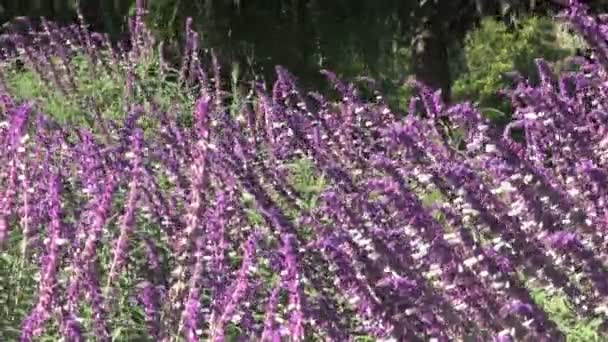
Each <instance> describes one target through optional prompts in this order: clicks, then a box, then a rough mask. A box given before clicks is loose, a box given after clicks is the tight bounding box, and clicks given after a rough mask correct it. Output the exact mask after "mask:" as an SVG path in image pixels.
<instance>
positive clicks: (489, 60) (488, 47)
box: [453, 17, 580, 115]
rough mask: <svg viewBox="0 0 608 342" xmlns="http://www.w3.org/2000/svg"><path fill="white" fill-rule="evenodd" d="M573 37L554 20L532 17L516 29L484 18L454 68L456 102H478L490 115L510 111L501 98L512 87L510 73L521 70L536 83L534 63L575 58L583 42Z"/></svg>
mask: <svg viewBox="0 0 608 342" xmlns="http://www.w3.org/2000/svg"><path fill="white" fill-rule="evenodd" d="M571 37H572V35H570V34H569V33H568V32H567V30H565V29H564V27H563V26H562V25H560V24H559V23H556V22H555V21H552V20H551V18H546V17H529V18H525V19H523V20H521V21H520V22H519V23H517V24H516V25H515V27H508V26H507V25H506V24H504V23H503V22H500V21H497V20H494V19H484V20H483V21H482V24H481V26H480V27H479V28H478V29H476V30H473V31H471V32H470V33H469V34H468V35H467V37H466V39H465V43H464V47H463V49H462V52H461V55H460V56H459V58H458V59H459V60H458V61H456V63H454V65H453V69H454V70H453V74H454V76H455V77H454V84H453V95H454V99H455V100H463V99H466V100H472V101H476V102H478V103H479V104H480V105H481V106H482V107H486V108H487V107H489V108H488V110H487V111H486V112H488V113H487V114H489V115H497V114H495V113H498V114H500V112H505V111H509V104H508V103H507V102H506V101H505V100H503V99H501V98H500V96H498V95H497V92H498V90H499V89H504V88H505V87H508V86H509V82H510V80H509V79H508V78H507V77H505V76H506V74H507V73H509V72H512V71H517V72H519V73H521V74H522V75H523V76H524V77H529V78H530V79H531V80H533V81H534V80H535V79H536V68H535V65H534V60H535V59H536V58H543V59H545V60H547V61H549V62H556V61H559V60H562V59H563V58H565V57H567V56H569V55H573V54H574V51H575V49H576V48H577V47H579V44H580V43H579V42H578V41H575V40H574V39H572V38H571ZM496 110H498V112H497V111H496Z"/></svg>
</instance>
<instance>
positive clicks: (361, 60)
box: [0, 0, 608, 99]
mask: <svg viewBox="0 0 608 342" xmlns="http://www.w3.org/2000/svg"><path fill="white" fill-rule="evenodd" d="M564 1H566V0H450V1H445V0H408V1H403V0H382V1H372V0H332V1H325V0H266V1H242V0H148V1H147V2H148V4H147V8H148V9H149V15H148V17H147V20H148V23H149V25H150V27H152V28H153V29H154V30H155V32H156V34H157V35H158V36H159V37H161V38H162V39H163V40H165V41H169V42H172V43H173V44H169V46H174V48H173V50H174V51H176V52H178V51H180V49H179V43H180V42H182V40H183V32H184V23H185V20H186V18H187V17H193V19H194V24H195V29H196V30H197V31H198V32H200V33H201V40H202V42H201V44H202V46H204V47H207V48H213V49H214V51H216V53H217V54H218V55H219V57H220V58H219V59H220V61H222V63H224V65H223V68H222V69H223V71H224V72H225V76H226V77H227V78H230V77H231V76H233V75H232V74H231V73H232V71H233V70H231V68H232V67H233V66H234V65H238V66H239V70H240V71H241V72H242V74H241V75H240V76H239V77H241V78H247V77H250V76H252V74H256V75H262V76H264V77H265V78H266V79H269V80H270V79H272V78H273V77H274V66H275V65H277V64H280V65H283V66H285V67H287V68H289V69H290V70H292V71H293V72H294V74H296V75H297V76H298V78H299V79H300V81H301V82H302V84H303V85H304V86H309V87H315V88H319V87H321V86H322V85H323V84H324V83H323V82H322V80H321V76H320V74H319V72H318V71H319V69H320V68H326V69H331V70H333V71H336V72H337V73H338V74H341V75H342V76H345V77H347V78H352V77H354V76H360V75H365V76H370V77H372V78H374V79H376V80H379V81H381V82H382V84H383V86H384V88H385V90H387V91H388V92H389V93H390V94H399V92H400V91H402V84H403V82H404V81H405V79H406V78H407V77H409V76H410V75H413V76H415V77H416V78H417V79H419V80H420V81H422V82H424V83H426V84H428V85H430V86H432V87H435V88H440V89H442V90H443V95H444V98H445V99H450V98H452V95H453V94H452V88H453V87H454V86H456V88H457V91H458V94H457V95H458V96H459V97H463V96H468V95H471V96H480V94H481V93H484V92H487V91H488V89H490V88H492V87H493V86H495V84H498V83H499V82H498V81H496V80H492V81H488V82H486V83H487V84H484V85H480V84H476V83H475V82H473V81H471V80H470V78H471V77H473V76H472V75H474V74H475V73H476V72H477V73H478V74H479V73H480V72H485V70H484V69H483V66H482V65H479V61H483V60H484V58H485V57H484V56H485V55H484V54H490V55H492V54H498V55H499V56H502V57H505V53H504V51H494V50H492V49H480V50H476V49H475V48H473V47H472V45H475V44H480V43H479V41H480V40H482V39H486V37H485V36H487V35H494V36H498V35H503V36H501V37H500V38H498V37H496V39H511V38H512V37H509V36H508V35H506V34H507V33H508V34H511V35H513V34H514V33H513V32H512V31H513V30H517V29H518V27H520V28H521V25H522V24H521V21H520V20H519V19H518V18H524V17H527V16H547V15H551V14H553V13H555V12H556V11H557V10H559V9H560V8H561V7H562V6H563V2H564ZM587 2H588V3H589V4H590V5H591V6H592V7H593V8H594V9H595V10H598V11H600V10H606V9H608V1H607V0H588V1H587ZM77 6H79V7H80V8H81V10H82V12H83V14H84V16H85V18H86V21H87V22H88V23H89V24H90V25H91V26H92V27H93V29H95V30H98V31H103V32H108V33H110V35H111V36H112V37H114V38H115V39H121V38H122V37H124V33H125V31H126V30H125V27H126V25H125V20H124V18H125V16H126V15H129V14H133V11H134V7H135V0H81V1H77V0H22V1H13V0H3V1H0V22H5V21H8V20H9V19H10V18H12V17H16V16H31V17H37V16H45V17H47V18H49V19H52V20H58V21H63V22H66V21H70V20H74V18H75V8H76V7H77ZM483 18H486V21H483V20H482V19H483ZM488 18H489V19H493V20H495V22H496V25H499V24H498V23H500V25H503V26H500V28H499V26H496V28H494V29H492V28H490V27H489V26H488V25H492V24H488V21H487V20H488ZM482 22H486V26H485V28H482V30H485V31H484V32H485V33H479V34H477V35H475V34H473V35H471V33H470V32H472V30H474V29H477V28H479V27H480V25H481V23H482ZM525 23H526V22H524V24H525ZM530 23H532V22H528V24H530ZM492 30H493V31H492ZM490 31H492V32H490ZM532 31H534V30H532ZM534 32H535V31H534ZM467 37H468V38H467ZM513 37H515V36H513ZM467 39H468V40H467ZM467 44H468V45H467ZM532 45H533V42H529V44H528V45H526V47H525V48H527V47H530V46H532ZM467 46H468V50H467ZM500 48H501V47H500V46H499V47H497V49H499V50H500ZM522 48H524V47H522ZM482 50H483V51H482ZM533 52H534V53H538V54H536V55H534V56H543V53H544V52H543V51H538V49H535V50H534V51H533ZM550 53H553V52H550ZM507 55H509V56H511V57H513V58H515V56H516V55H517V56H516V58H519V59H521V58H522V57H521V56H520V55H518V53H513V52H511V53H510V54H509V53H507ZM509 56H507V58H510V57H509ZM488 57H491V56H488ZM467 58H471V60H467ZM507 64H508V65H511V64H512V65H513V66H515V67H517V66H518V65H522V63H521V62H513V61H511V62H508V63H507ZM523 64H525V63H523ZM471 68H474V69H475V68H480V69H478V70H471ZM467 70H468V71H467ZM501 71H502V69H501ZM467 72H468V73H469V76H470V77H469V79H468V80H463V79H462V75H463V73H465V74H466V73H467ZM492 75H493V76H492V77H494V74H492ZM459 78H460V79H459ZM455 81H456V84H455ZM475 84H476V85H475ZM467 85H474V86H473V88H475V87H477V88H475V89H473V90H470V89H469V90H466V89H465V90H464V91H463V89H462V87H466V86H467ZM479 87H481V88H483V91H482V92H481V93H480V89H481V88H480V89H478V88H479ZM488 87H490V88H488ZM482 95H483V94H482Z"/></svg>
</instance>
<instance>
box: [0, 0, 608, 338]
mask: <svg viewBox="0 0 608 342" xmlns="http://www.w3.org/2000/svg"><path fill="white" fill-rule="evenodd" d="M142 17H143V8H139V9H138V11H137V13H136V15H135V18H134V20H133V25H132V26H131V31H130V38H131V39H130V40H129V44H128V45H126V44H125V45H123V44H120V45H113V44H112V43H111V40H110V39H109V37H108V36H107V35H103V34H99V33H95V32H92V31H90V30H88V29H87V28H86V27H85V25H72V26H59V25H56V24H53V23H49V22H46V21H43V22H42V26H41V28H42V29H41V30H39V31H35V30H30V31H26V32H25V33H23V34H12V35H6V36H3V42H5V47H6V48H5V49H4V50H3V55H2V57H1V58H0V79H1V82H0V100H1V102H0V121H1V125H0V141H1V143H2V145H3V149H2V150H0V184H2V186H1V187H0V243H1V247H0V248H1V252H0V289H1V291H0V338H1V339H2V340H7V341H11V340H18V339H21V340H22V341H34V340H49V341H54V340H57V339H58V338H59V337H63V338H64V340H66V341H83V340H99V341H110V340H116V341H123V340H126V341H134V340H150V341H157V340H160V341H178V340H187V341H199V340H212V341H225V340H230V341H232V340H263V341H281V340H288V341H303V340H314V341H316V340H318V341H325V340H330V341H332V340H333V341H345V340H360V341H364V340H389V339H393V340H397V341H418V340H420V341H426V340H430V339H435V340H438V341H452V340H467V341H468V340H473V341H478V340H479V341H488V340H493V339H494V340H496V341H515V340H517V341H602V340H605V339H606V338H607V337H608V334H607V333H606V330H607V328H608V326H606V322H607V321H608V320H607V315H608V277H607V275H608V260H607V256H608V250H607V246H608V244H607V242H608V241H607V239H608V235H607V233H606V231H607V229H608V211H607V209H608V207H607V205H608V204H607V203H606V195H607V188H606V182H607V181H608V174H607V172H606V166H607V164H608V159H607V158H608V140H607V139H606V132H607V124H608V117H607V114H606V113H607V110H606V107H607V106H608V102H607V97H606V94H607V93H608V88H607V84H608V82H607V81H608V76H607V71H608V70H607V68H608V43H607V42H608V24H606V23H605V22H604V21H603V20H604V19H602V18H598V17H595V16H591V15H589V14H588V12H587V9H586V8H585V7H584V6H582V5H579V4H573V5H572V6H570V7H569V9H568V10H566V11H564V12H563V13H562V14H561V20H563V21H564V22H565V23H567V24H568V25H570V26H571V27H572V28H573V29H575V30H576V31H577V32H578V33H579V34H580V36H581V37H583V38H584V39H585V41H586V44H587V45H588V46H589V47H590V48H591V49H592V51H593V55H592V57H590V58H586V59H585V58H569V59H567V60H561V58H563V57H564V55H562V54H561V52H559V53H556V55H554V60H555V61H556V62H557V61H559V63H556V64H555V65H553V66H551V65H550V64H549V63H548V62H547V61H545V60H543V59H537V60H536V61H535V69H536V71H535V72H532V71H531V67H530V65H528V64H526V63H524V65H523V66H522V68H523V69H525V70H522V71H523V72H524V73H523V75H522V76H521V77H515V78H514V81H513V82H514V83H515V84H514V87H513V88H511V89H505V90H504V91H503V94H504V96H506V97H507V98H508V99H510V101H511V103H510V108H509V110H512V115H511V116H512V118H511V120H510V121H508V122H507V123H506V127H503V126H499V125H496V123H495V122H493V121H492V120H490V119H489V118H488V117H487V116H486V115H485V114H484V113H482V111H481V110H480V109H479V108H478V107H477V106H476V105H475V104H473V103H470V102H460V103H454V104H451V103H446V102H444V101H443V99H442V96H441V92H440V91H434V90H432V89H431V88H429V87H427V86H426V85H424V84H422V83H418V82H412V83H411V86H412V88H413V89H414V90H415V91H414V92H413V94H412V96H411V98H410V99H409V101H408V108H409V113H407V114H408V115H406V116H402V115H400V114H397V112H396V111H394V110H393V109H392V108H391V107H390V106H389V105H388V104H387V103H386V99H385V98H384V97H383V96H382V94H381V93H380V92H378V91H374V89H375V88H374V87H375V86H376V85H375V84H374V82H373V81H370V80H367V79H365V80H363V81H361V82H366V83H365V84H363V85H362V88H357V86H356V84H354V83H350V82H347V81H344V80H341V79H340V78H338V77H337V76H336V75H335V74H334V73H332V72H330V71H324V72H323V75H325V77H326V78H327V80H328V83H329V84H330V85H331V86H332V87H333V91H334V92H335V93H337V94H338V97H337V98H338V100H332V99H333V98H336V96H335V94H331V93H329V92H328V93H327V94H320V93H306V92H304V91H302V90H301V89H300V87H299V86H298V83H297V81H296V80H295V77H294V76H293V75H291V74H290V73H289V72H288V71H287V70H286V69H285V68H283V67H277V68H276V69H275V70H276V73H277V79H278V80H277V82H276V83H275V84H274V85H273V87H272V88H271V89H269V88H267V87H266V85H265V84H264V83H252V84H251V85H250V87H248V88H247V90H246V91H245V92H243V91H237V90H236V89H235V90H234V91H232V92H228V91H226V89H229V88H230V86H233V87H234V88H236V87H237V84H236V83H237V82H236V80H235V81H234V82H233V84H228V85H226V84H223V78H222V77H220V74H221V70H220V66H221V64H220V62H219V61H218V59H217V58H215V56H213V55H208V54H206V53H204V51H203V49H202V48H201V46H200V45H199V39H198V38H199V35H198V33H196V32H195V31H194V30H193V29H192V22H191V21H188V22H187V26H186V33H185V37H186V39H185V42H186V44H185V50H184V52H183V56H184V57H183V60H182V61H181V64H180V65H179V67H178V68H173V67H172V66H171V64H170V63H168V62H167V60H166V59H165V58H164V55H163V54H162V49H160V48H159V44H158V43H157V42H156V41H155V39H154V36H153V35H152V34H151V32H150V31H148V29H147V27H146V26H145V25H144V23H143V19H142ZM487 27H489V29H488V30H495V31H496V30H498V31H500V29H496V26H493V24H492V23H490V24H488V26H487ZM533 38H534V37H533ZM475 39H476V37H475V35H472V36H471V38H470V41H474V40H475ZM531 40H532V41H534V40H533V39H531ZM528 43H529V42H528V41H526V40H523V41H522V43H521V44H522V45H523V46H524V48H521V49H519V48H517V47H515V48H514V51H515V52H517V53H523V52H522V51H524V52H525V51H527V49H528V48H527V46H529V45H526V44H528ZM473 45H474V44H473ZM473 45H471V46H473ZM467 53H469V54H470V56H475V55H476V54H478V51H477V50H475V49H470V50H469V51H468V52H467ZM498 57H499V58H502V56H498ZM203 61H210V62H211V63H210V64H205V63H203ZM469 61H470V62H471V63H474V62H475V61H476V59H475V58H470V59H469ZM513 66H514V67H516V68H517V67H518V65H516V64H513ZM503 67H504V66H500V68H499V69H500V71H499V72H500V73H502V72H503V71H506V70H504V69H503ZM509 67H510V66H509ZM462 75H465V76H463V78H462V80H463V81H462V82H463V83H466V82H472V83H475V84H476V86H475V87H472V88H471V87H469V88H467V87H463V88H467V89H474V91H478V92H479V93H477V94H476V96H481V95H483V94H486V95H487V94H491V92H488V91H487V89H490V88H492V87H497V86H501V85H502V84H490V85H487V84H486V83H487V82H493V81H494V80H493V79H489V81H488V79H485V78H484V77H483V76H484V75H485V74H481V75H475V74H473V73H471V72H470V70H468V71H466V70H465V71H463V73H462ZM466 75H469V76H466ZM470 80H475V81H470ZM480 94H481V95H480Z"/></svg>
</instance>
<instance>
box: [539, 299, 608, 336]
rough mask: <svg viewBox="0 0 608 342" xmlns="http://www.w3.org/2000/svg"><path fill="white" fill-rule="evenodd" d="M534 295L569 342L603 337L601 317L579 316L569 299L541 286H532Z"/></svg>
mask: <svg viewBox="0 0 608 342" xmlns="http://www.w3.org/2000/svg"><path fill="white" fill-rule="evenodd" d="M532 288H533V289H532V291H531V293H532V297H533V299H534V301H535V302H536V303H537V304H538V305H540V306H541V307H542V308H543V310H544V311H545V312H547V313H548V315H549V317H550V318H551V319H552V320H553V321H554V322H555V323H556V324H557V326H558V327H559V329H560V330H561V331H563V332H564V333H565V334H566V341H568V342H596V341H597V342H599V341H603V338H605V337H602V336H601V335H600V334H599V332H598V331H600V325H601V324H602V322H603V319H602V318H601V317H599V316H598V317H584V318H581V317H579V316H577V314H576V312H574V310H573V308H572V305H571V304H570V303H569V301H568V299H567V298H566V297H565V296H563V295H559V294H551V293H549V292H548V291H547V290H545V289H543V288H540V287H532Z"/></svg>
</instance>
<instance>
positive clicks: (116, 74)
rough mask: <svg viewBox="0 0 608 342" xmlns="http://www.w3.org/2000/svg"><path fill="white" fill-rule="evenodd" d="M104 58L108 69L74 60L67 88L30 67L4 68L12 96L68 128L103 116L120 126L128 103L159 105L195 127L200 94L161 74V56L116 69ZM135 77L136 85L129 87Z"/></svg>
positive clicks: (57, 64) (59, 65)
mask: <svg viewBox="0 0 608 342" xmlns="http://www.w3.org/2000/svg"><path fill="white" fill-rule="evenodd" d="M99 53H100V55H99V56H101V57H102V58H103V59H105V62H106V66H104V65H102V64H101V63H100V62H99V61H96V62H93V60H92V59H91V58H89V57H85V56H83V55H77V56H75V57H73V58H71V59H70V61H69V68H70V73H69V74H68V73H66V75H63V73H61V76H60V77H61V78H62V79H61V81H60V82H61V86H59V85H58V84H57V80H49V79H42V78H41V77H40V75H39V74H38V72H36V71H35V69H34V68H33V67H31V66H29V65H28V64H26V65H25V66H24V67H23V68H17V67H3V70H2V71H3V73H4V74H5V77H6V84H7V86H8V88H9V92H10V93H11V95H13V96H14V97H15V98H17V99H19V100H27V101H31V102H33V103H35V104H36V105H37V106H38V108H39V109H40V110H41V111H42V112H44V113H47V114H48V115H50V116H51V117H53V118H55V119H56V120H57V121H58V122H60V123H62V124H77V125H88V126H93V125H94V123H95V118H96V117H97V115H100V116H101V117H104V118H112V119H118V120H120V119H122V118H124V117H125V116H126V114H127V113H126V110H127V104H128V103H130V104H133V103H138V104H141V105H144V106H149V105H152V104H154V105H155V106H157V107H158V109H159V110H161V111H169V110H170V109H172V112H173V113H177V114H178V115H181V117H180V118H181V119H182V120H181V121H182V122H188V121H189V119H188V118H189V117H190V116H191V110H192V105H193V103H194V101H195V92H194V90H193V89H191V88H184V87H182V86H181V85H179V84H177V82H174V81H169V79H170V78H171V77H173V78H175V77H176V76H175V75H176V74H177V71H176V70H165V72H164V73H161V72H160V64H159V56H158V55H157V54H156V53H153V54H152V55H150V56H145V57H141V58H139V59H137V61H136V62H137V63H136V65H134V66H129V65H127V63H126V62H124V61H121V62H119V63H116V62H115V61H114V60H112V59H110V57H109V56H107V55H105V53H106V52H105V51H102V52H99ZM51 63H53V64H54V66H55V68H56V69H61V68H63V64H62V62H60V60H59V58H51ZM134 64H135V63H134ZM130 73H131V74H132V76H131V77H132V79H133V82H129V79H128V78H129V77H130V76H129V74H130ZM69 75H71V76H69ZM64 76H65V77H64ZM68 77H70V78H71V80H69V79H68ZM58 78H59V77H58ZM130 85H131V86H130ZM92 111H96V112H92ZM148 121H149V122H143V123H142V124H143V125H144V127H147V128H151V127H152V126H154V125H155V124H154V122H153V121H150V120H148Z"/></svg>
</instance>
